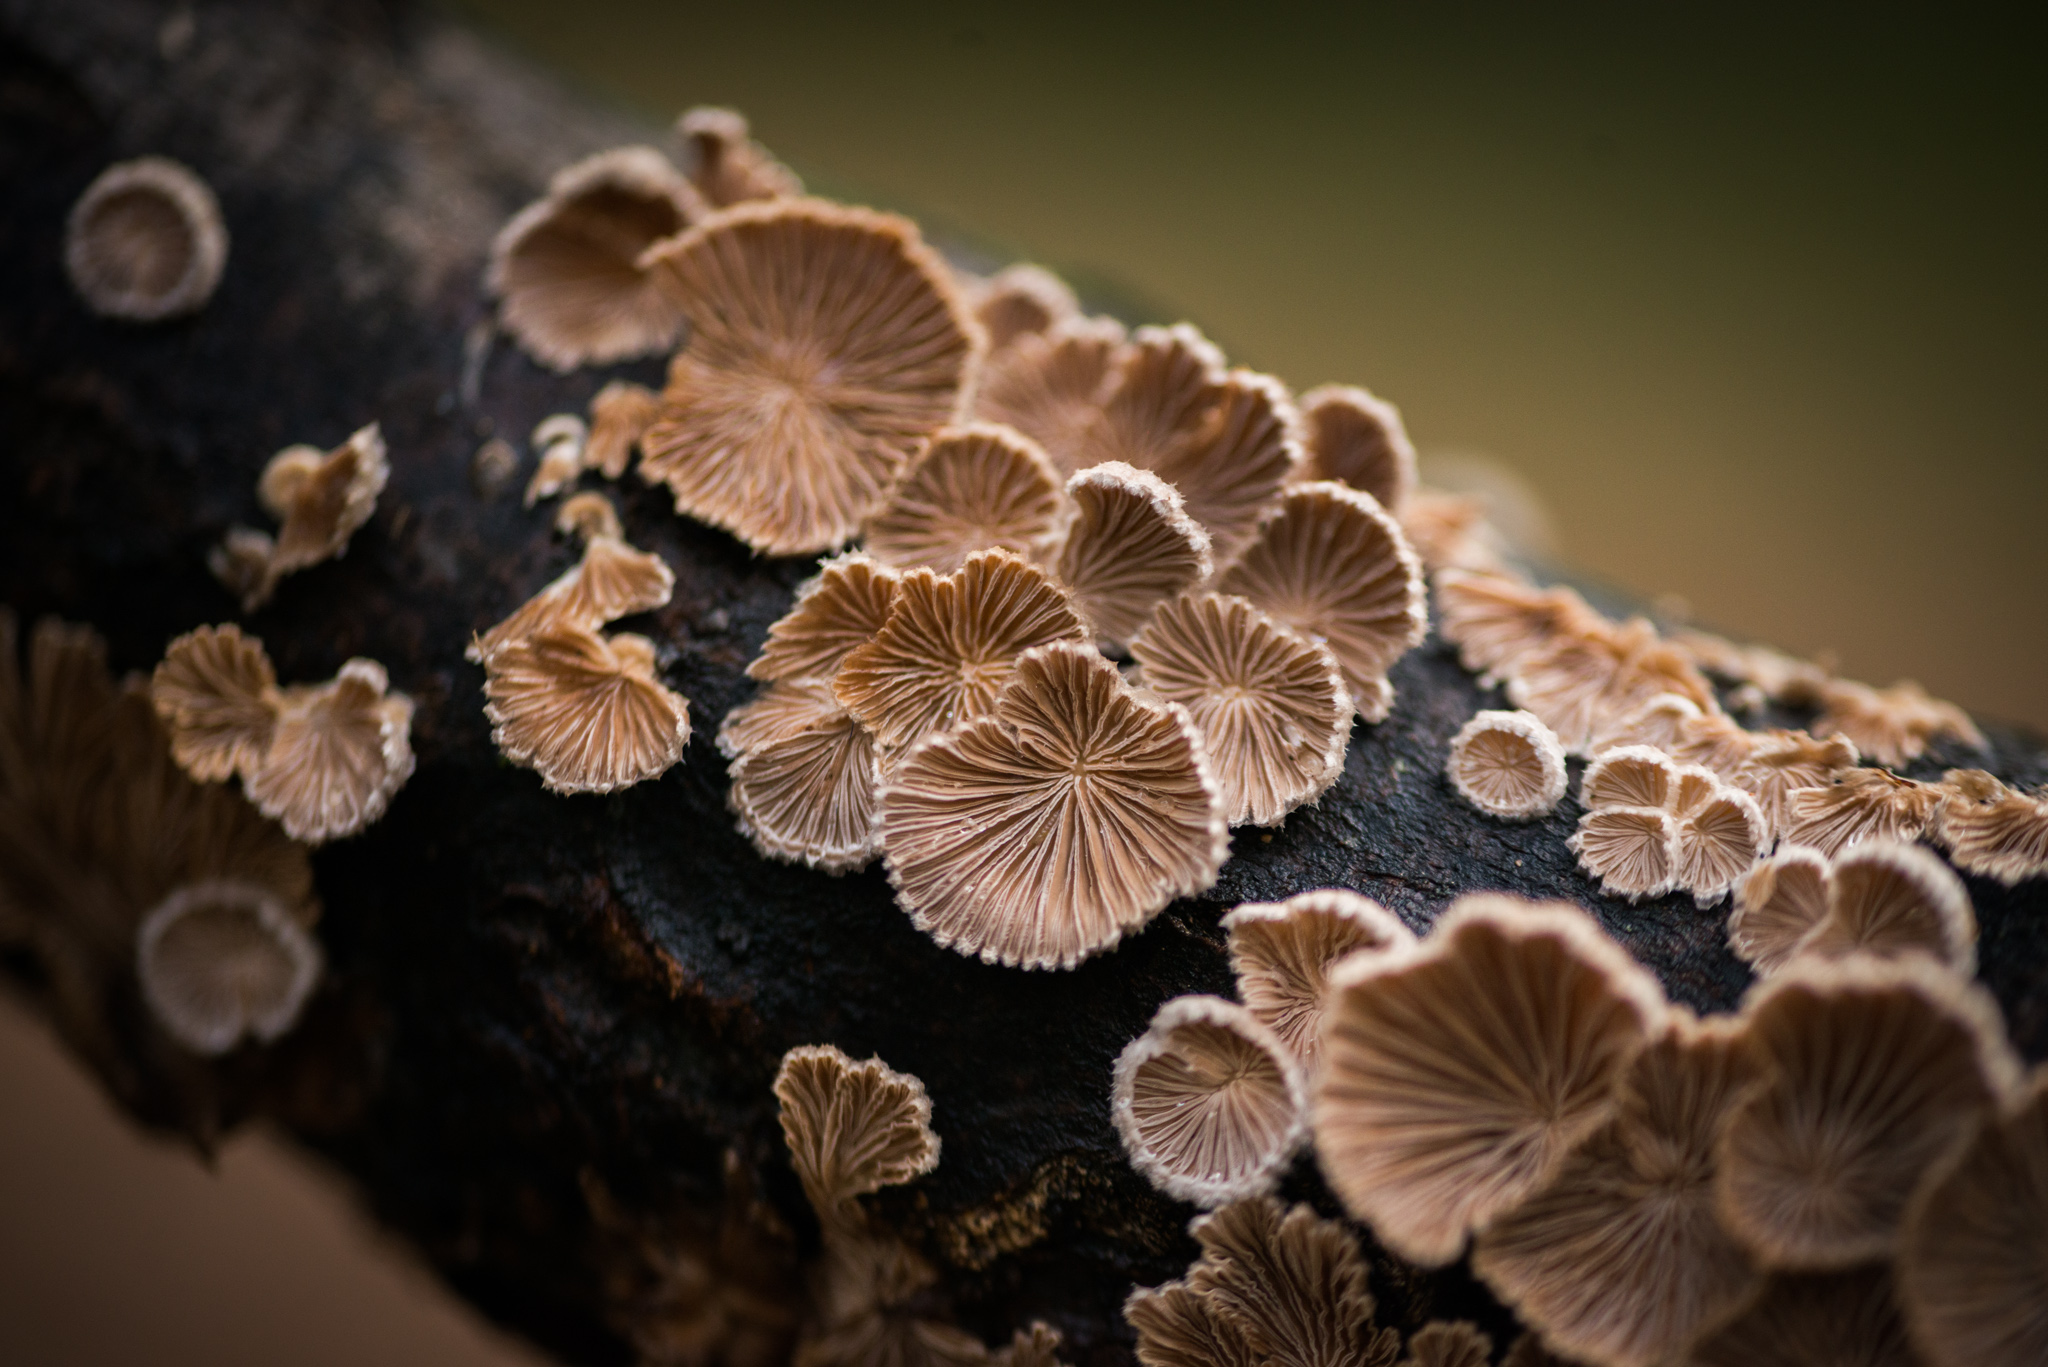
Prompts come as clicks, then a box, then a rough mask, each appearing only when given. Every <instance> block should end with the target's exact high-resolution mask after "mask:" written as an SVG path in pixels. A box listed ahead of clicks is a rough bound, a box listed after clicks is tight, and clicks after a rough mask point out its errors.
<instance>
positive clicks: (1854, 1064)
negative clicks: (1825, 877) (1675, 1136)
mask: <svg viewBox="0 0 2048 1367" xmlns="http://www.w3.org/2000/svg"><path fill="white" fill-rule="evenodd" d="M1743 1015H1744V1016H1745V1018H1746V1019H1747V1020H1748V1022H1749V1035H1750V1038H1751V1039H1752V1040H1753V1041H1754V1045H1755V1048H1756V1050H1757V1052H1758V1057H1759V1059H1760V1061H1761V1062H1762V1064H1763V1065H1764V1074H1765V1081H1764V1084H1763V1086H1762V1087H1761V1088H1760V1089H1759V1090H1757V1091H1755V1092H1753V1093H1751V1094H1750V1095H1749V1096H1748V1097H1746V1098H1745V1099H1744V1100H1742V1101H1740V1102H1738V1103H1737V1104H1736V1107H1735V1109H1734V1110H1733V1111H1732V1112H1731V1113H1730V1114H1729V1118H1728V1122H1727V1124H1726V1126H1725V1127H1724V1128H1723V1130H1722V1133H1721V1146H1720V1150H1719V1164H1720V1166H1719V1169H1718V1172H1717V1175H1716V1180H1717V1183H1718V1208H1719V1210H1720V1213H1721V1218H1722V1219H1723V1220H1724V1221H1725V1222H1726V1223H1727V1225H1728V1227H1729V1228H1730V1229H1731V1230H1732V1231H1734V1233H1735V1234H1736V1235H1737V1236H1738V1237H1739V1238H1741V1239H1742V1240H1743V1241H1744V1242H1745V1243H1747V1244H1748V1245H1749V1246H1750V1247H1751V1248H1752V1249H1753V1250H1754V1251H1755V1252H1756V1254H1757V1256H1758V1258H1759V1259H1760V1260H1761V1261H1762V1262H1763V1263H1764V1264H1765V1265H1767V1266H1770V1267H1776V1268H1792V1269H1803V1270H1821V1269H1833V1268H1844V1267H1849V1266H1852V1265H1853V1264H1855V1263H1858V1262H1863V1261H1867V1260H1869V1259H1873V1258H1883V1257H1888V1256H1890V1254H1891V1252H1892V1250H1893V1247H1894V1244H1895V1242H1896V1235H1897V1232H1898V1224H1899V1218H1900V1215H1901V1213H1902V1212H1903V1210H1904V1207H1905V1204H1906V1201H1907V1198H1908V1197H1910V1196H1911V1195H1912V1192H1913V1189H1914V1187H1915V1185H1916V1184H1917V1183H1918V1181H1919V1179H1920V1177H1921V1175H1922V1174H1923V1173H1924V1172H1925V1171H1926V1170H1927V1168H1928V1167H1929V1165H1930V1164H1932V1163H1933V1162H1934V1161H1935V1160H1936V1159H1938V1158H1940V1157H1941V1156H1942V1155H1943V1154H1944V1153H1946V1152H1948V1150H1949V1149H1950V1147H1951V1146H1953V1145H1954V1144H1955V1143H1956V1142H1957V1141H1958V1140H1959V1139H1960V1138H1961V1137H1962V1136H1963V1135H1964V1134H1966V1133H1967V1132H1968V1131H1969V1129H1970V1127H1971V1126H1972V1125H1973V1124H1974V1123H1975V1121H1976V1119H1977V1117H1978V1116H1980V1115H1982V1114H1984V1113H1985V1112H1986V1111H1988V1110H1989V1109H1990V1108H1991V1107H1992V1106H1994V1105H1995V1104H1996V1103H1997V1102H1998V1101H1999V1100H2000V1099H2002V1098H2003V1097H2006V1096H2008V1095H2010V1094H2011V1093H2012V1092H2013V1091H2014V1090H2015V1088H2016V1086H2017V1083H2018V1077H2019V1065H2018V1063H2017V1061H2016V1060H2015V1059H2014V1058H2013V1057H2012V1054H2011V1051H2010V1049H2009V1047H2008V1046H2007V1044H2006V1042H2005V1038H2004V1029H2003V1025H2002V1023H2001V1022H2000V1020H1999V1015H1998V1008H1997V1006H1996V1005H1994V1004H1993V1003H1992V1001H1991V1000H1990V998H1989V997H1987V996H1986V995H1985V994H1984V993H1983V992H1982V991H1981V990H1980V989H1978V988H1977V987H1975V986H1974V985H1973V984H1971V983H1968V982H1966V981H1964V980H1963V979H1962V978H1959V977H1958V976H1956V975H1955V974H1954V973H1953V972H1951V971H1949V970H1948V969H1946V968H1943V967H1941V966H1939V965H1937V964H1936V963H1935V962H1934V961H1933V960H1931V959H1928V958H1924V957H1922V956H1919V955H1908V956H1906V957H1904V958H1901V959H1893V960H1883V959H1873V958H1868V957H1865V956H1860V955H1856V956H1850V957H1848V958H1842V959H1816V958H1808V957H1803V956H1802V957H1799V958H1795V959H1794V960H1793V961H1792V962H1790V963H1788V964H1786V965H1785V966H1784V967H1782V968H1780V969H1779V970H1778V971H1777V973H1776V974H1774V975H1773V976H1772V977H1771V978H1770V979H1769V980H1768V981H1766V982H1764V983H1763V984H1761V985H1760V986H1758V987H1757V988H1755V989H1754V990H1753V991H1752V992H1751V994H1750V996H1749V998H1748V999H1747V1000H1746V1001H1745V1002H1744V1004H1743Z"/></svg>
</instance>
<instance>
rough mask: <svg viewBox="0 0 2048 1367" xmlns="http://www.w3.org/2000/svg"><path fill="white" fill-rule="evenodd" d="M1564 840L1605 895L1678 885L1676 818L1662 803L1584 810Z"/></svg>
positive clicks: (1659, 891) (1633, 897)
mask: <svg viewBox="0 0 2048 1367" xmlns="http://www.w3.org/2000/svg"><path fill="white" fill-rule="evenodd" d="M1565 845H1566V846H1567V847H1568V848H1569V849H1570V850H1571V852H1572V853H1573V854H1576V855H1577V856H1578V857H1579V867H1580V868H1582V869H1584V870H1585V871H1586V872H1587V873H1589V874H1591V875H1592V876H1593V877H1595V878H1598V879H1599V880H1600V890H1601V891H1602V892H1605V893H1606V894H1607V895H1608V896H1610V897H1626V898H1627V899H1628V900H1629V901H1631V902H1640V901H1642V900H1643V899H1644V898H1645V897H1662V896H1663V895H1664V894H1665V893H1667V892H1669V891H1671V889H1672V888H1674V887H1676V886H1677V880H1678V823H1677V822H1676V821H1675V820H1673V819H1672V816H1671V813H1669V812H1667V811H1665V810H1664V809H1663V808H1661V807H1602V808H1599V809H1597V810H1595V811H1590V812H1587V813H1586V814H1585V815H1584V816H1582V817H1580V818H1579V828H1578V829H1577V830H1576V831H1574V832H1572V835H1571V838H1570V839H1569V840H1567V841H1565Z"/></svg>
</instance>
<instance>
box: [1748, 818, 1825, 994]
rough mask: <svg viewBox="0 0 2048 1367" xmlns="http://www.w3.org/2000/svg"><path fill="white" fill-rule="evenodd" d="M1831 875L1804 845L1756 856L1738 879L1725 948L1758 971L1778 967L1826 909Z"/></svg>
mask: <svg viewBox="0 0 2048 1367" xmlns="http://www.w3.org/2000/svg"><path fill="white" fill-rule="evenodd" d="M1834 877H1835V875H1834V868H1833V866H1832V865H1831V864H1830V863H1829V862H1828V857H1827V856H1826V855H1824V854H1822V853H1821V852H1820V851H1819V850H1813V849H1808V848H1806V847H1805V846H1804V845H1786V846H1783V847H1781V848H1780V849H1779V850H1778V852H1777V853H1776V854H1774V855H1772V856H1771V857H1770V858H1769V859H1762V860H1758V861H1757V862H1756V863H1755V864H1754V865H1752V866H1751V867H1750V870H1749V872H1748V873H1745V874H1744V875H1743V876H1742V877H1741V878H1740V879H1738V880H1736V884H1735V910H1734V912H1733V913H1731V914H1730V915H1729V917H1728V946H1729V948H1731V949H1733V950H1734V951H1735V952H1736V954H1738V955H1740V956H1741V957H1742V958H1743V959H1745V960H1747V961H1748V962H1749V963H1750V964H1751V965H1752V966H1753V967H1754V968H1755V969H1756V971H1757V972H1759V973H1769V972H1771V971H1772V970H1773V969H1775V968H1777V966H1778V965H1779V964H1782V963H1784V962H1785V961H1786V960H1787V959H1789V958H1791V957H1792V954H1793V951H1794V950H1796V949H1797V948H1798V947H1799V942H1800V941H1801V940H1803V939H1804V938H1806V933H1807V932H1808V931H1810V930H1812V929H1813V928H1814V927H1815V926H1817V925H1819V924H1820V921H1821V918H1822V917H1824V916H1826V915H1827V914H1828V893H1829V889H1830V888H1831V887H1832V885H1833V883H1834Z"/></svg>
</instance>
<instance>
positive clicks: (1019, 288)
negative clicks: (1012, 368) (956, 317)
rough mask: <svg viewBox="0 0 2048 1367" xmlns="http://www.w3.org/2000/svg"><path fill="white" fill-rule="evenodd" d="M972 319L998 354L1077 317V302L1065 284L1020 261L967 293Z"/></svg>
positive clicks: (978, 283)
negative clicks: (971, 303) (1020, 339)
mask: <svg viewBox="0 0 2048 1367" xmlns="http://www.w3.org/2000/svg"><path fill="white" fill-rule="evenodd" d="M968 296H969V298H971V299H972V300H973V302H974V316H975V318H976V319H977V320H978V321H979V322H980V323H981V326H982V329H983V330H984V331H985V332H987V333H988V344H989V349H990V350H991V351H1000V350H1002V349H1003V348H1004V347H1006V346H1008V345H1009V344H1010V343H1012V342H1014V341H1016V340H1017V339H1018V338H1020V337H1026V336H1037V335H1040V334H1043V333H1046V332H1050V331H1051V330H1052V329H1053V328H1054V327H1055V326H1057V325H1058V324H1060V323H1064V322H1066V321H1068V320H1069V319H1072V318H1078V317H1079V316H1080V314H1081V305H1080V301H1078V300H1077V299H1075V298H1074V291H1073V289H1072V287H1071V286H1069V285H1068V284H1067V282H1066V281H1064V280H1062V279H1060V278H1059V277H1058V276H1057V275H1054V274H1053V273H1052V272H1051V271H1049V270H1047V269H1046V268H1045V267H1043V266H1034V265H1032V264H1031V263H1030V262H1028V261H1020V262H1018V263H1016V264H1015V265H1012V266H1005V267H1003V268H1002V269H1001V270H999V271H997V272H996V273H995V274H994V275H991V276H990V277H989V278H988V279H986V280H980V281H976V282H975V283H974V284H973V286H972V287H971V288H970V289H969V290H968Z"/></svg>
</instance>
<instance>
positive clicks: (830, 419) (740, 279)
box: [640, 199, 982, 555]
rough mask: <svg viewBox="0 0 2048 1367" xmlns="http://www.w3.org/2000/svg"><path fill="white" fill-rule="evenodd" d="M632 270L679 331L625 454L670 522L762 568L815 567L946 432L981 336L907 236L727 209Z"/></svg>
mask: <svg viewBox="0 0 2048 1367" xmlns="http://www.w3.org/2000/svg"><path fill="white" fill-rule="evenodd" d="M642 259H643V261H644V262H645V263H646V264H647V265H648V267H649V268H650V269H651V270H652V271H653V273H654V274H655V275H656V276H657V277H658V278H659V279H660V280H661V282H662V284H663V286H664V288H666V289H667V290H668V292H669V294H670V296H671V297H672V298H673V299H674V300H675V301H676V303H677V304H678V305H680V307H681V309H682V311H683V313H684V314H685V315H686V316H687V317H688V318H689V320H690V323H691V331H690V337H689V341H688V342H687V343H686V344H685V346H684V347H683V349H682V350H681V351H679V352H677V353H676V355H675V358H674V359H673V360H672V361H670V363H669V371H668V387H667V388H666V389H665V390H663V392H662V409H661V416H660V417H659V418H657V419H655V421H654V423H653V424H652V425H651V426H650V427H648V428H647V430H646V431H645V432H644V433H642V434H641V437H640V451H641V456H640V475H641V478H643V479H645V480H647V481H648V482H649V483H664V484H666V485H667V486H668V488H669V491H670V492H671V493H672V494H674V496H675V502H676V511H677V512H679V513H683V514H686V515H688V516H690V517H694V518H697V519H699V520H700V521H704V522H709V523H711V524H713V525H714V526H718V527H723V528H724V529H725V530H727V531H729V532H732V533H733V534H734V535H736V536H738V537H739V538H741V539H742V540H744V541H745V542H746V543H747V544H748V545H750V546H752V547H753V548H754V549H755V550H757V551H760V552H762V553H764V554H768V555H795V554H810V553H813V552H817V551H822V550H829V549H831V548H832V547H834V546H837V545H839V544H840V543H842V542H844V541H847V540H849V539H850V538H852V537H853V536H854V535H855V534H857V533H858V532H859V530H860V528H861V524H862V523H864V522H866V521H867V519H868V518H869V517H871V516H873V515H874V513H875V512H876V511H877V510H878V509H879V508H880V507H881V506H882V501H883V498H884V496H885V494H886V493H887V491H888V488H889V485H890V483H891V482H892V481H893V480H894V479H895V478H896V475H897V473H898V472H899V471H900V470H901V469H902V467H903V463H904V461H905V460H906V459H908V458H909V456H910V453H911V450H912V448H913V447H915V446H916V444H917V442H918V441H919V440H920V439H922V438H923V437H925V436H926V435H927V434H928V433H930V432H931V431H932V429H934V428H936V427H939V426H941V425H943V424H945V423H947V422H949V421H951V420H953V419H954V418H955V417H957V416H958V415H959V410H960V407H961V404H962V402H963V399H964V396H965V393H966V391H967V390H968V389H969V388H970V381H971V380H972V378H973V372H974V366H975V363H976V359H977V357H978V355H979V353H980V351H981V349H982V337H981V328H980V325H979V324H977V323H975V322H974V320H973V319H972V318H971V317H970V316H969V315H968V313H967V307H966V304H965V301H963V300H962V299H961V297H960V293H959V290H958V289H957V288H956V287H955V286H954V284H953V282H952V277H951V273H950V271H949V270H948V269H947V267H946V265H945V263H944V262H943V261H941V260H940V259H939V257H938V255H937V254H936V253H935V252H933V251H932V250H931V248H929V247H927V246H926V245H925V244H924V242H923V240H922V239H921V238H920V237H919V236H918V233H917V227H916V225H914V224H912V223H911V222H910V221H909V220H908V219H902V218H897V217H895V216H893V215H889V214H878V213H875V212H873V211H871V210H867V209H852V208H845V207H842V206H839V205H835V204H827V203H824V202H822V201H819V200H808V199H778V200H769V201H766V202H763V203H749V204H742V205H740V206H739V207H737V208H732V209H727V210H725V211H724V212H722V213H719V214H717V215H715V216H714V217H712V218H711V219H709V220H707V221H706V222H705V223H703V224H701V225H699V226H698V227H695V228H693V229H691V230H690V231H689V232H686V233H684V234H682V235H681V236H679V237H676V238H672V239H670V240H669V241H666V242H663V243H661V244H659V245H657V246H655V247H653V248H651V249H649V251H648V252H647V254H646V255H645V256H644V257H643V258H642ZM821 280H830V281H831V282H833V287H832V288H831V289H820V288H818V282H819V281H821Z"/></svg>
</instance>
